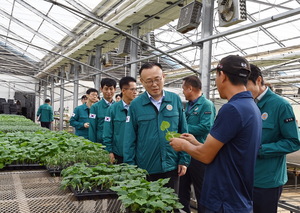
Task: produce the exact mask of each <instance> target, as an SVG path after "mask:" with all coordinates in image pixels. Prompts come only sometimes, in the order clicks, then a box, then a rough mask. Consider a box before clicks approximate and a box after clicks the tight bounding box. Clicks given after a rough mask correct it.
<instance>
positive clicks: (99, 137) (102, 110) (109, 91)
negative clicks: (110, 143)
mask: <svg viewBox="0 0 300 213" xmlns="http://www.w3.org/2000/svg"><path fill="white" fill-rule="evenodd" d="M116 85H117V82H116V81H115V80H113V79H111V78H103V79H102V80H101V88H100V89H101V92H102V93H103V98H102V100H101V101H98V102H97V103H96V104H94V105H93V106H92V107H91V111H90V118H89V122H90V129H89V140H90V141H93V142H95V143H103V124H104V118H105V115H106V111H107V109H108V107H109V106H110V105H112V104H113V103H114V100H113V97H114V94H115V92H116Z"/></svg>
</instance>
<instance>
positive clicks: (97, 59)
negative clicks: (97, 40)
mask: <svg viewBox="0 0 300 213" xmlns="http://www.w3.org/2000/svg"><path fill="white" fill-rule="evenodd" d="M101 54H102V47H101V46H100V45H96V56H95V68H97V69H101V60H100V59H101ZM95 77H96V78H95V89H96V90H98V91H99V93H100V82H101V78H102V75H101V74H97V75H96V76H95Z"/></svg>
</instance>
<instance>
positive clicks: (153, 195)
mask: <svg viewBox="0 0 300 213" xmlns="http://www.w3.org/2000/svg"><path fill="white" fill-rule="evenodd" d="M169 180H170V178H167V179H159V180H157V181H153V182H148V181H146V180H144V179H138V180H126V181H121V182H120V181H119V182H117V184H118V186H113V187H111V189H112V190H114V191H116V192H117V193H118V195H119V196H120V197H119V198H118V200H121V201H122V203H123V205H124V208H129V210H130V212H143V213H156V212H162V213H167V212H174V210H175V209H181V208H183V206H182V205H181V203H179V202H178V197H177V195H176V194H175V193H174V189H171V188H167V187H163V186H164V185H165V184H166V183H168V182H169Z"/></svg>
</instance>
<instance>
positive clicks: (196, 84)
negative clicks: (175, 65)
mask: <svg viewBox="0 0 300 213" xmlns="http://www.w3.org/2000/svg"><path fill="white" fill-rule="evenodd" d="M183 81H184V85H186V86H192V87H193V88H196V89H197V90H201V89H202V84H201V81H200V79H199V78H198V77H197V76H194V75H190V76H188V77H185V78H184V79H183Z"/></svg>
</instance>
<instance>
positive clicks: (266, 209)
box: [253, 186, 282, 213]
mask: <svg viewBox="0 0 300 213" xmlns="http://www.w3.org/2000/svg"><path fill="white" fill-rule="evenodd" d="M281 193H282V186H279V187H276V188H269V189H264V188H256V187H254V191H253V213H276V212H277V208H278V201H279V198H280V196H281Z"/></svg>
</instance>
